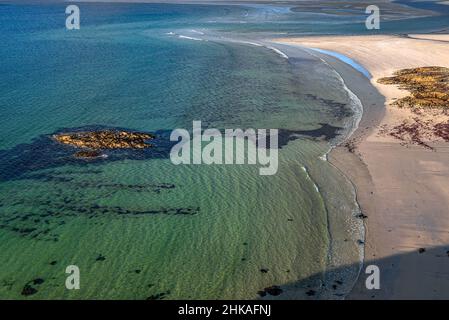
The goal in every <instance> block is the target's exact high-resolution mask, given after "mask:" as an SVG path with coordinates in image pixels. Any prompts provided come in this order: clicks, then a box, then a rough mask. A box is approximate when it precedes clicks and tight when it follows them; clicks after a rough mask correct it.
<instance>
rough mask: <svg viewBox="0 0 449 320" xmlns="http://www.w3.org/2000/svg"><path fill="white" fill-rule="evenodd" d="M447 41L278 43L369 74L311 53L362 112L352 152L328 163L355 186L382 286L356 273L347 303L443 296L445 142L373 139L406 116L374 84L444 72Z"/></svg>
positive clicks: (447, 184) (447, 284)
mask: <svg viewBox="0 0 449 320" xmlns="http://www.w3.org/2000/svg"><path fill="white" fill-rule="evenodd" d="M418 38H419V39H418ZM448 40H449V36H448V35H443V34H441V35H429V37H426V35H410V36H409V37H408V36H338V37H307V38H295V39H290V38H289V39H278V40H276V41H277V42H279V43H285V44H291V45H299V46H303V47H310V48H320V49H324V50H331V51H334V52H337V53H340V54H343V55H345V56H347V57H349V58H351V59H353V60H354V61H356V62H357V63H360V64H361V65H362V66H363V67H364V68H366V69H367V70H368V71H369V72H370V73H371V75H372V78H371V79H370V81H369V80H368V79H367V78H366V77H365V76H364V75H362V74H361V73H359V72H357V71H355V70H354V69H353V68H352V67H350V66H349V65H346V66H344V65H342V62H341V61H339V60H338V59H337V58H335V57H331V56H328V55H325V54H322V53H315V54H316V55H319V56H320V57H322V58H323V59H324V60H326V61H327V62H328V63H329V64H330V65H331V66H333V67H334V68H335V69H336V70H337V71H338V72H339V73H340V74H341V75H342V77H343V78H344V80H345V82H346V84H347V86H348V87H349V88H350V89H351V90H352V91H353V92H354V93H355V94H357V95H358V96H359V98H360V99H361V101H362V103H363V106H364V115H363V118H362V121H361V123H360V126H359V129H358V130H357V131H356V132H355V133H354V134H353V136H352V137H351V139H350V141H351V144H352V145H353V146H354V147H355V148H354V151H353V152H348V148H346V147H344V146H340V147H337V148H335V149H334V150H333V152H332V153H331V154H330V156H329V160H330V161H331V162H332V163H333V164H335V165H336V166H337V167H338V168H340V169H341V170H342V171H343V172H345V174H346V175H347V176H348V177H349V178H350V179H351V181H352V182H353V183H354V184H355V186H356V189H357V198H358V202H359V204H360V206H361V209H362V211H363V213H364V214H365V215H367V216H368V218H367V219H366V220H365V226H366V241H365V267H366V266H367V265H369V264H375V265H377V266H378V267H379V268H380V275H381V281H380V284H381V288H380V290H367V289H366V287H365V280H366V277H367V275H366V274H365V273H364V272H363V271H362V273H361V275H360V277H359V280H358V282H357V283H356V285H355V287H354V289H353V290H352V292H351V293H350V294H349V295H348V297H347V298H348V299H418V298H421V299H443V298H446V299H447V298H449V271H448V270H449V256H448V255H449V254H448V253H447V252H448V250H449V220H448V219H447V215H448V213H449V210H448V207H449V144H448V143H444V142H435V143H431V144H430V145H431V146H432V147H434V148H435V150H434V151H431V150H428V149H425V148H423V147H420V146H415V145H409V146H403V145H401V143H400V142H401V141H399V140H396V139H394V138H392V137H389V136H385V135H381V134H379V128H380V127H381V126H383V125H392V124H397V123H399V122H400V121H402V120H404V119H407V118H408V117H410V116H411V115H410V112H409V111H407V110H403V109H398V108H395V107H391V106H389V103H390V102H391V101H392V100H393V99H394V98H400V97H403V96H404V95H406V94H407V92H406V91H402V90H399V89H398V88H396V87H395V86H391V85H390V86H387V85H381V84H378V83H377V79H379V78H381V77H385V76H390V75H391V74H392V73H393V72H394V71H396V70H399V69H403V68H412V67H419V66H445V67H449V43H448V42H447V41H448ZM369 82H371V84H372V85H373V86H369ZM369 88H371V89H369ZM376 89H377V90H376ZM379 93H380V94H381V95H380V94H379ZM420 248H423V249H425V251H423V250H420ZM420 251H421V253H420Z"/></svg>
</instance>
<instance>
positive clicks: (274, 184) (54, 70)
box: [0, 4, 421, 299]
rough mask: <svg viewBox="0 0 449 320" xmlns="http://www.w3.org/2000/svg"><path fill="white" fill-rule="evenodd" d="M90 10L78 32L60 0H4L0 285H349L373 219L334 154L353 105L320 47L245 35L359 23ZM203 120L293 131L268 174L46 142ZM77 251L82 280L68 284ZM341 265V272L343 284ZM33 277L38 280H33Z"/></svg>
mask: <svg viewBox="0 0 449 320" xmlns="http://www.w3.org/2000/svg"><path fill="white" fill-rule="evenodd" d="M80 9H81V29H80V30H78V31H67V30H65V28H64V26H65V17H66V15H65V6H64V5H11V4H8V5H1V6H0V16H1V18H2V19H1V20H0V28H1V33H0V42H1V43H2V45H1V47H0V61H1V63H0V79H1V81H0V297H1V298H8V299H10V298H27V299H33V298H35V299H47V298H56V299H59V298H62V299H73V298H81V299H92V298H100V299H110V298H124V299H145V298H163V299H181V298H184V299H207V298H218V299H220V298H226V299H235V298H239V299H241V298H244V299H255V298H259V297H260V295H258V293H257V292H258V291H259V290H263V289H264V288H266V287H269V286H272V285H279V286H281V287H282V289H283V290H284V292H283V293H282V294H281V295H280V296H278V297H280V298H305V297H308V296H307V295H306V294H305V292H306V291H308V290H310V289H311V288H314V289H315V290H316V291H317V292H318V293H320V292H322V293H321V296H322V297H327V295H326V294H327V293H326V292H327V291H329V292H331V294H333V295H334V296H335V297H338V296H341V295H343V294H344V293H345V292H346V291H347V290H348V288H349V287H350V285H351V283H352V281H353V280H354V279H355V276H356V275H357V272H358V268H357V262H358V261H360V259H361V257H362V254H363V251H362V249H363V247H361V246H360V245H359V244H358V243H357V240H359V239H362V238H363V230H362V229H361V224H360V221H359V220H358V219H356V218H355V215H356V213H357V210H358V208H357V204H356V203H355V201H354V194H353V190H352V187H351V184H350V183H349V182H348V181H347V180H346V179H345V178H344V177H343V176H342V175H341V174H340V173H339V172H338V171H337V170H336V169H335V168H333V167H331V166H330V165H329V164H328V163H327V161H325V158H324V157H323V156H324V155H325V154H326V153H327V152H328V151H329V148H330V147H331V146H332V145H333V144H335V143H337V142H338V141H341V140H342V139H343V138H344V136H345V134H347V133H348V132H349V131H350V130H351V125H353V124H354V117H356V116H357V107H358V106H357V103H358V102H357V101H354V98H353V97H351V95H350V94H349V93H348V91H347V89H346V88H345V86H344V84H343V82H342V80H341V78H340V77H339V75H338V74H336V73H335V72H334V71H333V70H332V69H331V68H330V67H329V66H328V65H326V64H323V63H322V61H320V60H318V59H316V58H315V57H313V56H311V55H309V54H307V53H306V52H297V53H296V52H295V53H294V56H291V55H290V52H287V51H285V52H286V54H287V55H288V56H289V57H290V59H285V58H284V57H282V56H281V55H280V54H278V53H277V52H276V51H274V50H270V49H269V48H266V47H263V46H258V45H253V44H250V43H248V42H250V41H249V40H248V39H255V41H256V40H257V41H260V39H262V38H263V37H264V36H266V34H268V33H270V32H271V33H275V31H276V32H287V33H291V34H296V33H301V32H303V33H310V32H321V33H328V32H333V31H334V32H347V33H351V32H356V31H360V32H361V29H360V28H362V27H361V26H360V25H361V24H360V23H358V22H357V21H358V20H357V19H355V21H356V22H348V20H344V19H343V18H342V17H327V18H326V19H327V20H326V21H327V22H326V23H324V22H323V23H320V20H318V21H317V18H316V16H313V15H312V16H310V15H309V14H304V15H302V16H300V17H301V20H300V22H298V20H297V17H298V16H295V15H293V16H292V13H291V12H290V11H289V10H288V9H287V10H286V9H285V8H280V9H279V8H273V7H266V6H251V7H249V6H225V5H223V6H222V5H220V6H207V5H159V4H139V5H137V4H128V5H125V4H114V5H112V4H80ZM329 19H330V20H329ZM346 19H347V18H346ZM358 19H361V17H358ZM351 21H354V20H351ZM420 21H421V20H420ZM312 25H313V27H312ZM362 26H363V25H362ZM388 28H392V29H394V28H396V29H395V30H402V29H404V28H405V26H402V22H397V23H396V25H394V26H392V25H390V24H389V25H388ZM193 120H201V121H202V122H203V126H204V127H209V128H219V129H224V128H277V129H280V130H282V132H284V133H285V134H287V135H290V137H291V138H294V139H291V141H289V142H288V143H287V144H284V145H282V148H281V149H280V151H279V170H278V173H277V174H276V175H274V176H267V177H263V176H260V175H259V174H258V167H257V166H247V165H240V166H237V165H236V166H206V165H197V166H193V165H192V166H174V165H173V164H172V163H171V162H170V160H169V159H168V158H167V156H166V153H164V152H161V153H160V154H150V155H148V154H134V153H132V152H130V153H128V154H124V155H123V154H122V155H119V156H116V157H114V156H111V157H110V158H109V159H106V160H100V161H85V160H75V159H73V157H71V155H70V153H68V152H67V150H65V149H61V148H59V147H58V146H56V145H55V143H53V142H52V140H51V139H50V137H51V135H52V134H53V133H55V132H60V131H72V130H80V128H81V129H82V128H89V129H90V128H100V127H107V128H126V129H131V130H140V131H145V132H154V131H156V132H158V133H160V134H161V135H162V136H163V137H166V134H167V132H170V131H171V130H173V129H175V128H186V129H190V128H191V126H192V121H193ZM325 128H328V130H327V131H326V130H325ZM329 128H330V129H329ZM298 131H301V132H306V131H307V132H308V133H303V134H302V135H299V136H297V135H292V132H298ZM183 213H188V214H183ZM354 263H355V265H354V267H353V268H348V270H347V272H346V273H345V274H335V275H334V274H329V273H327V272H326V271H329V270H331V269H332V268H333V267H335V266H342V265H349V264H354ZM72 264H73V265H77V266H79V268H80V272H81V289H80V290H72V291H70V290H67V289H66V288H65V285H64V283H65V278H66V276H67V275H66V274H65V268H66V266H68V265H72ZM265 269H267V270H268V271H266V270H265ZM261 270H264V272H261ZM265 271H266V272H265ZM36 279H42V280H43V282H42V281H34V280H36ZM305 279H308V280H307V281H306V282H303V281H304V280H305ZM335 279H344V285H342V286H341V287H340V288H338V289H337V290H336V291H335V290H334V291H332V290H331V289H330V283H332V281H333V280H335ZM33 281H34V282H33ZM27 284H28V285H29V286H31V287H33V288H34V289H35V290H36V292H34V293H33V294H31V295H24V291H23V289H24V287H26V285H27ZM323 288H324V289H323ZM326 290H327V291H326ZM317 297H320V295H319V294H317ZM265 298H274V296H270V295H268V296H266V297H265Z"/></svg>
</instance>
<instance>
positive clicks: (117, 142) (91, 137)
mask: <svg viewBox="0 0 449 320" xmlns="http://www.w3.org/2000/svg"><path fill="white" fill-rule="evenodd" d="M53 138H54V139H55V140H56V141H58V142H59V143H62V144H66V145H70V146H73V147H77V148H84V149H89V150H107V149H145V148H150V147H151V144H149V143H148V142H147V141H148V140H151V139H154V136H153V135H151V134H149V133H141V132H130V131H118V130H102V131H90V132H71V133H61V134H55V135H53Z"/></svg>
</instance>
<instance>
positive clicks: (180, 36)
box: [178, 34, 203, 41]
mask: <svg viewBox="0 0 449 320" xmlns="http://www.w3.org/2000/svg"><path fill="white" fill-rule="evenodd" d="M178 38H180V39H188V40H195V41H203V39H200V38H195V37H189V36H183V35H182V34H181V35H179V36H178Z"/></svg>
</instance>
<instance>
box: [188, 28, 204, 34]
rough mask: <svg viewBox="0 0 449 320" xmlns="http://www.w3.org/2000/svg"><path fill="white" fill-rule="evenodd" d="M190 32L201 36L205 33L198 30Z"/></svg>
mask: <svg viewBox="0 0 449 320" xmlns="http://www.w3.org/2000/svg"><path fill="white" fill-rule="evenodd" d="M190 31H192V32H193V33H197V34H200V35H204V32H202V31H198V30H195V29H192V30H190Z"/></svg>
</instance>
